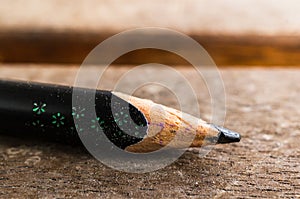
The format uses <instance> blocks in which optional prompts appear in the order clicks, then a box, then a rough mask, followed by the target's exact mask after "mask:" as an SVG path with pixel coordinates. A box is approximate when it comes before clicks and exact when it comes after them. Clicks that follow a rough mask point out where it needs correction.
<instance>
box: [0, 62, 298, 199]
mask: <svg viewBox="0 0 300 199" xmlns="http://www.w3.org/2000/svg"><path fill="white" fill-rule="evenodd" d="M25 69H26V71H25ZM176 69H177V70H179V71H180V72H181V73H182V74H184V75H186V76H187V77H188V79H189V80H190V81H191V82H192V83H196V84H199V82H200V81H199V79H198V77H197V76H195V73H194V71H193V70H191V69H190V68H180V67H179V68H176ZM0 70H1V73H0V76H1V78H2V77H16V78H22V79H30V80H40V81H41V80H42V81H51V82H55V83H67V84H70V83H72V81H73V80H74V76H75V72H76V67H75V66H74V67H68V68H61V67H58V66H57V67H56V66H49V67H42V66H36V65H23V66H20V67H13V66H11V65H6V66H5V65H2V66H1V67H0ZM126 70H127V68H126V67H117V68H111V69H110V70H109V71H108V72H107V78H106V80H105V83H103V84H102V87H105V88H112V85H113V82H116V81H117V79H118V77H120V75H122V73H124V72H125V71H126ZM153 70H154V69H153ZM156 70H157V68H156ZM221 73H222V76H223V80H224V83H225V87H226V97H227V116H226V124H225V126H227V127H228V128H230V129H233V130H236V131H238V132H240V133H241V134H242V140H241V142H240V143H234V144H230V145H219V146H217V147H215V148H213V150H212V151H211V152H210V153H209V154H208V155H206V156H205V157H202V158H200V157H198V156H197V153H196V151H195V150H194V151H189V152H186V153H185V154H184V155H183V156H182V157H181V158H179V159H178V160H177V161H176V162H174V163H172V164H171V165H169V166H167V167H166V168H164V169H162V170H159V171H156V172H151V173H146V174H132V173H123V172H119V171H115V170H113V169H110V168H108V167H106V166H104V165H102V164H101V163H99V162H98V161H96V160H95V159H93V158H92V157H91V156H90V155H89V154H87V153H86V152H85V151H84V150H83V149H82V148H71V147H68V146H62V145H59V144H53V143H40V142H37V141H28V140H20V139H16V138H9V137H3V136H1V138H0V197H1V198H10V197H17V198H23V197H29V198H42V197H44V198H54V197H56V198H71V197H79V198H80V197H86V198H94V197H98V198H100V197H101V198H105V197H111V198H129V197H132V198H141V197H142V198H157V197H163V198H174V197H182V198H186V197H190V198H229V197H234V198H252V197H259V198H279V197H286V198H295V197H299V196H300V179H299V176H300V172H299V171H300V166H299V160H300V159H299V158H300V151H299V139H300V131H299V129H300V126H299V114H300V110H299V103H300V98H299V92H300V84H298V81H299V76H300V70H296V69H267V70H266V69H237V68H236V69H222V70H221ZM157 75H165V76H168V73H166V72H165V71H164V70H161V71H160V72H159V73H157ZM139 78H143V77H142V76H141V77H135V78H134V79H131V81H130V82H128V84H129V83H132V82H135V81H137V80H138V79H139ZM87 79H88V77H87ZM169 81H171V82H174V84H178V83H179V82H180V81H179V80H178V79H169ZM200 83H201V82H200ZM125 86H126V85H125ZM154 88H155V89H154ZM154 88H151V89H150V88H147V87H144V88H141V89H140V90H139V91H137V93H136V94H137V95H138V96H142V97H145V98H150V99H153V100H156V101H158V102H159V103H163V104H165V105H169V106H172V107H176V103H175V102H176V100H174V99H173V98H172V95H169V94H168V92H167V91H166V90H164V89H162V88H161V87H154ZM204 90H205V89H204V87H203V85H202V86H201V84H199V87H197V89H196V92H197V94H198V96H199V98H200V100H199V102H200V105H201V106H200V107H201V114H202V116H203V119H208V118H209V114H210V109H209V107H208V105H209V102H210V100H209V98H208V94H207V92H200V91H204ZM182 94H183V95H184V91H182ZM189 110H190V113H192V114H193V113H194V112H195V110H194V108H193V105H190V108H189ZM1 122H3V121H1Z"/></svg>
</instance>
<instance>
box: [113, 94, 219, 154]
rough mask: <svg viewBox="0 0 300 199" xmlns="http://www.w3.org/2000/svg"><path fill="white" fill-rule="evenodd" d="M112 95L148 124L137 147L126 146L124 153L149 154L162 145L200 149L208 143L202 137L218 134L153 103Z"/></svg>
mask: <svg viewBox="0 0 300 199" xmlns="http://www.w3.org/2000/svg"><path fill="white" fill-rule="evenodd" d="M114 94H115V95H117V96H118V97H120V98H122V99H124V100H126V101H128V102H130V103H131V104H133V105H134V106H135V107H137V108H138V109H139V110H140V111H141V112H142V113H143V114H144V116H145V117H146V119H147V121H148V132H147V137H146V138H144V139H143V140H142V141H140V142H139V143H137V144H134V145H131V146H128V147H127V148H126V150H127V151H131V152H151V151H156V150H158V149H161V148H162V147H165V146H167V147H171V148H187V147H201V146H202V145H206V144H212V143H211V142H210V141H209V139H206V138H216V137H218V135H219V132H218V131H217V130H216V129H214V128H212V127H211V125H210V124H208V123H206V122H205V121H203V120H201V119H198V118H196V117H193V116H191V115H189V114H185V113H182V112H180V111H178V110H175V109H173V108H169V107H166V106H163V105H159V104H156V103H154V102H152V101H151V100H146V99H140V98H137V97H132V96H128V95H125V94H123V93H118V92H114ZM175 136H176V137H175Z"/></svg>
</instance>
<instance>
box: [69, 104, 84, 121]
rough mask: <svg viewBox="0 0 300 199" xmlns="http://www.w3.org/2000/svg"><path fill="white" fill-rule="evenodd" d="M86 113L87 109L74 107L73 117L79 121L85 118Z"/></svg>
mask: <svg viewBox="0 0 300 199" xmlns="http://www.w3.org/2000/svg"><path fill="white" fill-rule="evenodd" d="M84 112H85V108H82V109H80V108H77V107H72V116H73V117H74V118H75V119H79V118H83V117H84Z"/></svg>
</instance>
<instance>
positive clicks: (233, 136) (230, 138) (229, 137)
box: [213, 125, 241, 144]
mask: <svg viewBox="0 0 300 199" xmlns="http://www.w3.org/2000/svg"><path fill="white" fill-rule="evenodd" d="M213 126H214V127H215V128H216V129H217V130H218V131H219V133H220V135H219V138H218V141H217V143H220V144H225V143H231V142H239V141H240V140H241V135H240V134H238V133H236V132H234V131H231V130H228V129H226V128H224V127H220V126H217V125H213Z"/></svg>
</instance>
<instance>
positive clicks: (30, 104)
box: [0, 80, 241, 153]
mask: <svg viewBox="0 0 300 199" xmlns="http://www.w3.org/2000/svg"><path fill="white" fill-rule="evenodd" d="M73 89H74V88H73V87H71V86H62V85H53V84H45V83H38V82H26V81H11V80H0V121H1V125H0V133H1V134H6V135H10V136H19V137H35V138H39V139H45V140H51V141H58V142H63V143H68V144H72V145H74V144H75V145H76V144H81V140H80V136H78V134H79V133H84V132H89V133H90V132H92V134H93V133H94V134H97V133H99V132H103V133H104V135H105V136H106V137H107V138H108V139H109V140H110V141H111V142H112V143H113V144H114V145H115V146H117V147H119V148H121V149H123V150H126V151H130V152H136V153H144V152H151V151H156V150H158V149H161V148H162V147H165V146H167V147H168V148H186V147H187V146H189V147H201V146H203V145H209V144H219V143H220V144H224V143H231V142H239V141H240V139H241V136H240V135H239V134H238V133H236V132H234V131H231V130H228V129H226V128H223V127H220V126H217V125H214V124H209V123H207V122H205V121H203V120H201V119H199V118H196V117H193V116H191V115H189V114H186V113H182V112H180V111H178V110H175V109H173V108H170V107H166V106H163V105H158V104H156V103H155V102H153V101H150V100H147V99H140V98H137V97H132V96H129V95H126V94H123V93H119V92H113V91H103V90H96V91H93V90H92V89H88V88H76V89H77V91H79V93H82V95H86V94H88V93H91V92H95V95H94V96H95V98H94V99H92V100H94V111H95V112H96V117H93V114H91V110H90V109H89V108H87V107H84V106H76V105H75V106H74V104H72V97H74V96H72V93H73ZM86 118H89V119H86ZM76 121H78V122H79V124H80V123H82V122H81V121H84V124H83V125H78V123H77V122H76ZM191 138H192V139H191Z"/></svg>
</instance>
